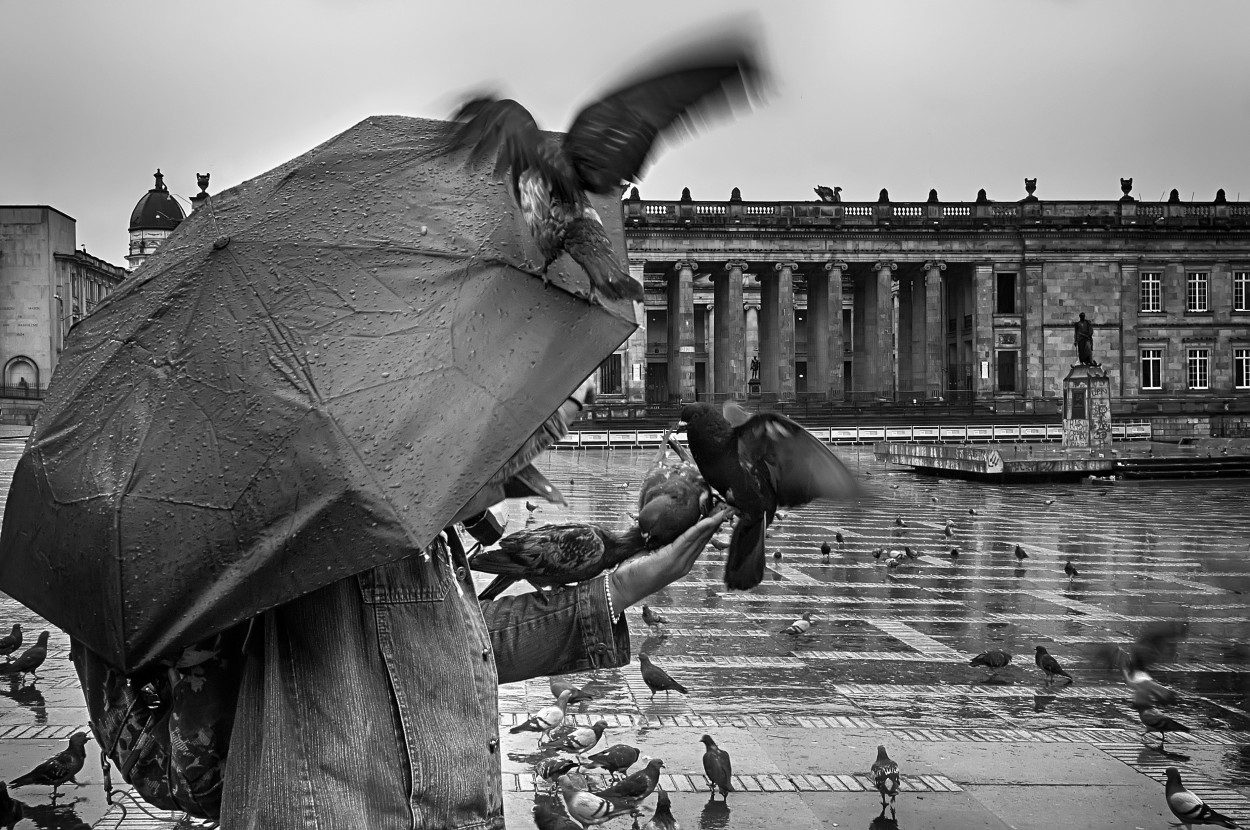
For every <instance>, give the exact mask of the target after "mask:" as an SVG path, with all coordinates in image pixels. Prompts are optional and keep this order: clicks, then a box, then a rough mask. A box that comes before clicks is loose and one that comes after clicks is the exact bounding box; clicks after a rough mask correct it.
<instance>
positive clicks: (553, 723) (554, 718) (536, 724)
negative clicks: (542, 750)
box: [508, 689, 573, 743]
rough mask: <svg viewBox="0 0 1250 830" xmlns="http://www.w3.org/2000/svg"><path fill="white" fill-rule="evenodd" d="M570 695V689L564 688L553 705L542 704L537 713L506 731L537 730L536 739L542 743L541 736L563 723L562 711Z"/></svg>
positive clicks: (566, 705) (563, 711)
mask: <svg viewBox="0 0 1250 830" xmlns="http://www.w3.org/2000/svg"><path fill="white" fill-rule="evenodd" d="M572 695H573V692H572V691H571V690H569V689H565V690H564V691H562V692H560V697H558V698H557V699H556V702H555V705H554V706H544V707H543V708H542V709H539V710H538V712H537V714H534V715H532V716H531V717H530V718H529V719H528V720H526V721H525V722H524V723H518V724H517V725H516V726H514V727H512V728H511V729H509V730H508V731H509V732H511V733H512V734H514V735H515V734H517V733H519V732H537V733H538V741H539V743H542V740H543V738H544V737H545V736H547V735H548V734H550V732H551V730H553V729H555V728H556V727H557V726H559V725H560V724H562V723H564V713H565V711H566V710H567V709H568V705H569V698H570V697H572Z"/></svg>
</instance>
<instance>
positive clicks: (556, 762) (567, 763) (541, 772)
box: [534, 758, 580, 784]
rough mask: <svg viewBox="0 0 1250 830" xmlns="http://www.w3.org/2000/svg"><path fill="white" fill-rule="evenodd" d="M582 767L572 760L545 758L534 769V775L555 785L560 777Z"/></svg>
mask: <svg viewBox="0 0 1250 830" xmlns="http://www.w3.org/2000/svg"><path fill="white" fill-rule="evenodd" d="M578 766H580V765H579V764H578V763H577V761H574V760H573V759H572V758H544V759H542V760H541V761H539V762H538V764H537V765H535V767H534V774H535V775H536V776H538V777H539V778H541V779H543V780H544V781H550V782H551V783H553V784H554V783H555V782H556V781H558V780H559V778H560V776H562V775H566V774H568V773H570V772H572V771H573V770H575V769H577V768H578Z"/></svg>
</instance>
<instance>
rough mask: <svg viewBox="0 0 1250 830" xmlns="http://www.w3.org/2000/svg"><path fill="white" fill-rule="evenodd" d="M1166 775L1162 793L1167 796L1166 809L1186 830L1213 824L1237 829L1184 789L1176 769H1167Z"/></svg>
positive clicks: (1232, 823)
mask: <svg viewBox="0 0 1250 830" xmlns="http://www.w3.org/2000/svg"><path fill="white" fill-rule="evenodd" d="M1166 773H1167V777H1168V783H1167V786H1166V787H1165V788H1164V793H1165V794H1166V795H1167V799H1168V809H1170V810H1171V811H1172V815H1174V816H1176V818H1177V819H1178V820H1179V821H1180V823H1181V824H1183V825H1185V827H1186V830H1193V826H1194V825H1195V824H1214V825H1216V826H1218V827H1231V828H1234V830H1235V829H1236V828H1237V826H1238V825H1237V823H1236V822H1235V821H1233V820H1232V819H1230V818H1229V817H1228V816H1224V815H1221V814H1219V813H1217V812H1216V811H1215V810H1212V809H1211V808H1210V807H1208V806H1207V803H1206V802H1205V801H1203V800H1202V799H1201V798H1199V797H1198V796H1196V795H1194V794H1193V793H1191V792H1190V791H1189V790H1187V789H1185V785H1184V784H1182V783H1181V773H1180V771H1179V770H1178V769H1177V768H1176V767H1168V768H1167V770H1166Z"/></svg>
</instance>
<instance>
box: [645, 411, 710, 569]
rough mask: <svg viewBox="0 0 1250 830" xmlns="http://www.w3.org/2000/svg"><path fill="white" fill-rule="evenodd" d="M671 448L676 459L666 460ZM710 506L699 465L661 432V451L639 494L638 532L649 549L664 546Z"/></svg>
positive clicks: (697, 519) (666, 434)
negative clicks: (662, 438) (662, 436)
mask: <svg viewBox="0 0 1250 830" xmlns="http://www.w3.org/2000/svg"><path fill="white" fill-rule="evenodd" d="M670 447H672V448H673V449H674V451H676V453H677V458H676V460H672V459H670V458H669V457H668V450H669V448H670ZM711 506H712V490H711V488H710V487H708V485H707V482H706V481H704V480H703V475H702V474H701V473H700V472H699V468H698V466H697V465H696V464H695V463H694V461H693V460H692V459H691V458H690V457H689V455H688V454H687V453H686V450H685V448H684V447H682V446H681V444H679V443H677V440H676V439H675V438H673V437H672V433H671V431H670V432H666V433H664V440H663V441H662V442H661V443H660V451H659V453H658V454H657V456H656V459H655V461H654V462H653V463H652V465H651V469H650V470H648V471H647V474H646V476H645V477H643V480H642V488H641V489H640V490H639V491H638V518H637V520H636V521H637V524H638V529H639V531H641V533H642V539H643V542H644V543H645V544H646V546H647V548H648V549H649V550H655V549H656V548H660V547H663V546H664V545H667V544H669V543H671V542H673V541H674V540H676V539H677V538H678V537H679V536H681V535H682V534H683V533H685V532H686V531H687V530H689V529H690V528H692V527H694V526H695V524H697V523H698V521H699V519H702V518H703V517H704V516H705V515H707V512H708V509H709V508H711Z"/></svg>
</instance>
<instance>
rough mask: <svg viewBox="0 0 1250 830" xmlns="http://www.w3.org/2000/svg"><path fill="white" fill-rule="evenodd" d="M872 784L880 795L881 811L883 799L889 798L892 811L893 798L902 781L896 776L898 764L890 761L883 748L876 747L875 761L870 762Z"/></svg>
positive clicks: (883, 805)
mask: <svg viewBox="0 0 1250 830" xmlns="http://www.w3.org/2000/svg"><path fill="white" fill-rule="evenodd" d="M872 783H873V784H875V785H876V787H877V792H879V793H880V794H881V809H882V811H884V810H885V797H886V796H887V795H888V796H889V797H890V809H891V810H893V809H894V798H895V796H897V795H898V790H899V787H900V786H901V785H902V781H901V780H900V778H899V774H898V764H896V763H894V762H893V761H891V760H890V756H889V755H888V754H887V753H886V751H885V747H884V746H881V745H880V744H878V745H877V760H875V761H873V762H872Z"/></svg>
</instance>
